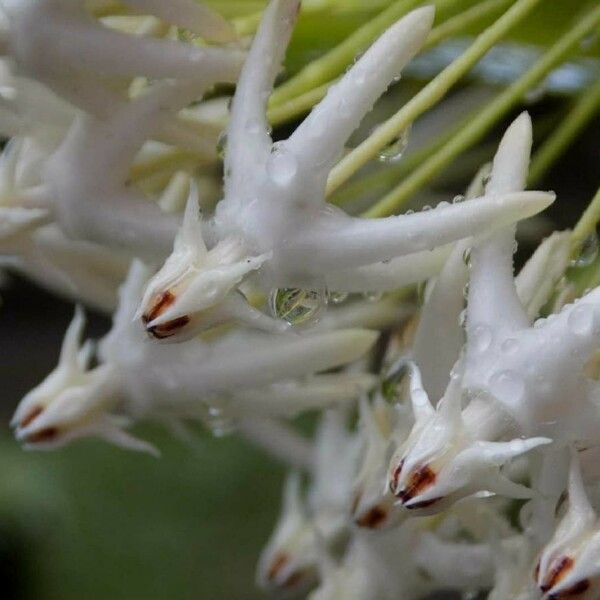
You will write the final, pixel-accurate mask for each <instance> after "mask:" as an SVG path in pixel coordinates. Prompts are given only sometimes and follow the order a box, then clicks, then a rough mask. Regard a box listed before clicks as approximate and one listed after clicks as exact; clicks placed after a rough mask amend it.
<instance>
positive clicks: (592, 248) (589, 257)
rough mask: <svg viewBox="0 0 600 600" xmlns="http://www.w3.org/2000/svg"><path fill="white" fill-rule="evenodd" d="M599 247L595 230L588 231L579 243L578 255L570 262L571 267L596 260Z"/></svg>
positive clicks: (585, 265)
mask: <svg viewBox="0 0 600 600" xmlns="http://www.w3.org/2000/svg"><path fill="white" fill-rule="evenodd" d="M599 249H600V241H599V240H598V235H597V234H596V232H595V231H594V232H592V233H590V235H588V236H587V237H586V238H585V240H583V242H582V243H581V246H580V250H579V255H578V256H577V258H576V259H575V260H574V261H573V262H572V266H573V267H587V266H588V265H590V264H592V263H593V262H594V260H596V258H597V256H598V250H599Z"/></svg>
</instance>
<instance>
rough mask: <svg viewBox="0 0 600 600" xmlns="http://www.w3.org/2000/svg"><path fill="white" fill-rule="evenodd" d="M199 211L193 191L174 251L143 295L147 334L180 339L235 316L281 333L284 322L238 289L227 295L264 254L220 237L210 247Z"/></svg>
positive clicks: (141, 308)
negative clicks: (255, 253)
mask: <svg viewBox="0 0 600 600" xmlns="http://www.w3.org/2000/svg"><path fill="white" fill-rule="evenodd" d="M199 210H200V209H199V206H198V199H197V195H196V193H195V191H193V192H192V194H191V195H190V197H189V199H188V204H187V208H186V211H185V215H184V218H183V225H182V228H181V229H180V231H179V233H178V234H177V238H176V240H175V247H174V250H173V253H172V254H171V256H170V257H169V258H168V259H167V262H166V263H165V264H164V265H163V267H162V268H161V270H160V271H159V272H158V273H157V274H156V275H155V276H154V277H153V278H152V280H151V281H150V283H149V284H148V286H147V288H146V291H145V292H144V296H143V298H142V303H141V307H140V312H141V317H142V319H143V321H144V323H145V324H146V328H147V330H148V332H149V333H150V334H151V335H152V336H153V337H155V338H158V339H165V338H169V337H172V336H174V335H177V337H178V339H181V338H182V337H183V336H182V332H186V333H187V335H188V336H190V335H193V334H194V333H197V332H198V331H201V330H203V329H207V328H210V327H211V326H215V325H218V324H221V323H226V322H228V321H233V320H239V321H244V322H245V323H246V324H249V325H253V326H255V327H258V328H262V329H267V330H274V331H285V329H286V325H285V323H283V322H282V321H277V320H275V319H270V318H269V317H267V316H266V315H264V314H263V313H261V312H260V311H258V310H255V309H253V308H252V307H250V306H249V304H248V303H247V302H246V301H245V298H244V297H243V296H242V295H241V292H240V293H238V294H231V292H232V290H234V289H235V287H236V286H237V285H238V284H239V283H240V282H241V281H242V279H243V278H244V277H245V276H246V275H247V274H248V273H251V272H252V271H256V270H257V269H259V268H260V267H261V265H262V264H263V263H264V262H265V260H267V259H268V256H267V255H259V256H251V257H249V256H247V255H245V254H244V252H243V249H242V247H241V246H240V243H239V240H237V239H236V238H231V239H224V240H221V241H220V242H218V243H217V245H216V246H214V247H213V248H211V249H210V250H208V249H207V248H206V245H205V244H204V240H203V233H202V224H201V221H200V213H199Z"/></svg>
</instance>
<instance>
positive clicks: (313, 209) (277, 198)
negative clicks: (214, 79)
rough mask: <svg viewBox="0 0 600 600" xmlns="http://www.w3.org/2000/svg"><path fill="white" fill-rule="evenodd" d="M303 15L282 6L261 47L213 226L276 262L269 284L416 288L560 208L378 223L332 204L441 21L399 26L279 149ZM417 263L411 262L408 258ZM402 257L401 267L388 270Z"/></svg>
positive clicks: (252, 60) (496, 202) (449, 212)
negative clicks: (441, 268)
mask: <svg viewBox="0 0 600 600" xmlns="http://www.w3.org/2000/svg"><path fill="white" fill-rule="evenodd" d="M298 6H299V3H298V0H274V1H273V2H271V4H270V5H269V7H268V9H267V10H266V12H265V14H264V16H263V20H262V22H261V26H260V28H259V31H258V33H257V34H256V37H255V38H254V41H253V44H252V47H251V50H250V53H249V56H248V59H247V61H246V64H245V66H244V68H243V70H242V74H241V75H240V79H239V81H238V85H237V88H236V93H235V96H234V101H233V106H232V111H231V119H230V122H229V126H228V130H227V148H226V154H225V196H224V198H223V200H221V202H219V204H218V205H217V208H216V213H215V216H214V218H213V220H212V223H211V227H210V229H211V232H213V233H214V235H215V238H216V240H227V239H231V238H234V239H235V240H236V241H237V243H239V245H240V252H241V254H242V255H243V256H245V257H248V258H249V257H255V256H264V257H265V259H264V262H263V264H262V267H261V269H260V270H259V272H258V275H259V277H260V278H261V281H262V283H263V285H264V286H266V287H267V288H270V287H275V288H283V287H292V288H293V287H300V288H309V289H323V288H328V289H331V290H340V291H357V290H361V291H369V290H372V289H374V288H375V289H377V288H383V289H389V288H390V286H392V285H393V287H398V286H399V285H402V283H403V282H404V281H414V278H415V270H418V266H419V265H421V266H425V267H426V268H425V269H423V270H422V272H423V276H426V275H427V274H428V273H431V269H432V264H434V265H439V262H440V256H443V255H444V254H445V253H447V248H444V249H443V250H442V251H441V252H440V251H439V250H438V251H436V252H434V253H433V254H432V253H431V252H430V251H431V250H433V249H436V248H439V247H443V246H445V245H447V244H448V243H449V242H452V241H454V240H457V239H460V238H464V237H467V236H469V235H472V234H474V233H475V232H479V231H481V230H482V229H486V230H488V229H490V228H497V227H501V226H502V225H507V224H510V223H513V222H515V221H516V220H519V219H521V218H523V217H526V216H530V215H532V214H534V213H536V212H538V211H539V210H542V209H543V208H545V207H546V206H547V205H548V204H549V203H550V202H552V199H553V196H552V195H551V194H543V193H538V192H518V193H516V194H508V195H505V194H500V195H497V196H493V197H492V196H490V197H487V198H483V199H478V200H473V201H468V202H464V203H462V204H461V205H449V206H445V207H439V208H438V209H436V210H434V211H429V212H423V213H420V214H415V215H410V216H408V215H404V216H397V217H389V218H385V219H372V220H369V219H359V218H354V217H350V216H348V215H346V214H345V213H343V212H342V211H340V210H337V209H334V208H333V207H331V206H329V205H327V204H326V203H325V201H324V196H325V184H326V178H327V174H328V172H329V170H330V169H331V168H332V167H333V165H334V163H335V161H336V160H337V158H338V157H339V155H340V153H341V152H342V150H343V147H344V143H345V142H346V140H347V139H348V137H349V136H350V134H351V133H352V131H353V130H354V129H355V128H356V127H357V126H358V124H359V123H360V121H361V119H362V117H363V116H364V115H365V114H366V113H367V112H368V111H369V110H370V109H371V108H372V106H373V104H374V102H375V101H376V100H377V98H378V97H379V96H380V95H381V94H382V93H383V92H384V91H385V89H386V88H387V86H388V85H389V84H390V82H391V81H392V80H393V79H394V77H396V76H397V75H398V74H399V73H400V71H401V70H402V68H403V67H404V66H405V65H406V64H407V63H408V62H409V61H410V60H411V58H412V57H413V56H414V55H415V54H416V52H417V51H418V49H419V47H420V46H421V45H422V43H423V41H424V40H425V38H426V36H427V34H428V32H429V29H430V27H431V24H432V21H433V16H434V11H433V9H432V7H423V8H420V9H417V10H415V11H413V12H411V13H409V14H408V15H406V16H405V17H404V18H403V19H401V20H400V21H398V22H397V23H396V24H395V25H393V26H392V27H391V28H390V29H389V30H388V31H387V32H385V33H384V34H383V35H382V36H381V37H380V38H379V40H377V41H376V42H375V43H374V44H373V45H372V47H371V48H370V49H369V50H367V52H365V54H364V55H363V56H362V57H361V58H360V60H358V61H357V62H356V64H355V65H353V67H352V68H351V69H350V70H349V71H348V72H347V73H346V74H345V76H344V77H343V78H342V79H341V80H340V81H339V82H338V83H336V84H335V85H334V86H332V88H331V89H330V90H329V93H328V94H327V96H326V98H325V99H324V100H322V101H321V103H320V104H319V105H318V106H316V107H315V108H314V109H313V111H312V112H311V114H310V115H309V116H308V117H307V118H306V119H305V120H304V121H303V122H302V124H301V125H300V126H299V127H298V128H297V129H296V130H295V131H294V133H293V134H292V135H291V136H290V138H289V139H287V140H285V141H280V142H277V143H275V144H273V142H272V140H271V138H270V136H269V134H268V128H267V121H266V115H265V110H266V103H267V99H268V95H269V93H270V91H271V89H272V87H273V82H274V79H275V76H276V74H277V72H278V70H279V66H280V63H281V60H282V58H283V55H284V52H285V47H286V45H287V41H288V38H289V36H290V32H291V30H292V26H293V22H294V18H295V13H296V12H297V10H298ZM406 255H410V258H408V257H407V258H406V259H403V260H401V259H400V258H397V257H403V256H406ZM390 259H395V260H396V261H398V260H400V263H398V262H394V260H392V261H391V263H390V264H389V265H388V264H385V263H382V262H381V261H389V260H390ZM403 273H404V275H403ZM392 276H393V279H392ZM392 282H393V284H392Z"/></svg>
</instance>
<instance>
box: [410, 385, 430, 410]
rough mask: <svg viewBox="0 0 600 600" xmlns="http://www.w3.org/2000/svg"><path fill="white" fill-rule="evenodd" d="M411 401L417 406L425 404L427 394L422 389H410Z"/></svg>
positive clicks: (427, 400)
mask: <svg viewBox="0 0 600 600" xmlns="http://www.w3.org/2000/svg"><path fill="white" fill-rule="evenodd" d="M411 400H412V403H413V404H414V405H415V406H418V407H424V406H427V404H428V403H429V399H428V398H427V394H426V392H425V390H423V389H416V390H413V391H412V394H411Z"/></svg>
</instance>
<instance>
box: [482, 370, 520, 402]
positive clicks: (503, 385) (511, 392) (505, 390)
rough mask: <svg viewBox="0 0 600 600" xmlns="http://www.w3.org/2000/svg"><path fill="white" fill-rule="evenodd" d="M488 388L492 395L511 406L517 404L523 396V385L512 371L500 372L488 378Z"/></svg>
mask: <svg viewBox="0 0 600 600" xmlns="http://www.w3.org/2000/svg"><path fill="white" fill-rule="evenodd" d="M490 386H492V388H493V389H492V392H493V393H494V395H497V396H500V397H501V398H504V399H506V400H508V401H510V403H511V404H513V405H514V404H515V403H517V402H518V401H519V400H520V399H521V398H522V397H523V395H524V394H525V384H524V383H523V380H522V379H521V377H519V375H518V374H517V373H515V372H514V371H509V370H507V371H500V372H499V373H494V374H493V375H492V376H491V377H490Z"/></svg>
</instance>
